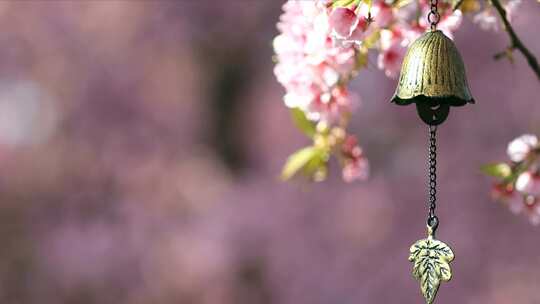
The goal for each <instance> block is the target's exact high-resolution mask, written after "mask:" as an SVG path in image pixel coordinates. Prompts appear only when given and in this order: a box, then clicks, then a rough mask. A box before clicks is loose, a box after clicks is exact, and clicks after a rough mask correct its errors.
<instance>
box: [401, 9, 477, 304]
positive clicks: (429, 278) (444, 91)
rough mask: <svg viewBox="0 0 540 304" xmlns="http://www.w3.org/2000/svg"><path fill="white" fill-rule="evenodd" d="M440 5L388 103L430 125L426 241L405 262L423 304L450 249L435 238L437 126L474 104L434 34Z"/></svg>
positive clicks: (446, 269)
mask: <svg viewBox="0 0 540 304" xmlns="http://www.w3.org/2000/svg"><path fill="white" fill-rule="evenodd" d="M437 2H438V0H431V2H430V4H431V9H430V12H429V14H428V16H427V20H428V22H429V23H430V25H431V27H430V30H428V32H426V33H424V34H423V35H422V36H421V37H420V38H418V39H417V40H416V41H414V42H413V43H412V44H411V46H410V47H409V50H408V51H407V54H406V55H405V58H404V60H403V65H402V67H401V73H400V76H399V83H398V86H397V88H396V92H395V94H394V97H392V102H394V103H396V104H398V105H408V104H411V103H415V104H416V110H417V112H418V115H419V116H420V118H421V119H422V121H424V122H425V123H426V124H427V125H428V131H429V132H428V134H429V143H428V145H429V149H428V151H429V153H428V177H429V182H428V210H429V211H428V216H427V238H425V239H422V240H419V241H417V242H416V243H414V244H413V245H412V246H411V248H410V255H409V261H411V262H412V263H413V264H414V265H413V271H412V273H413V276H414V277H415V278H416V279H417V280H419V281H420V289H421V291H422V294H423V295H424V298H425V299H426V303H428V304H431V303H433V300H434V299H435V295H436V294H437V290H438V289H439V285H440V282H441V281H449V280H450V279H451V277H452V272H451V269H450V265H449V263H450V262H451V261H452V260H453V259H454V253H453V251H452V249H451V248H450V247H449V246H448V245H446V244H445V243H443V242H441V241H439V240H437V239H436V238H435V232H436V231H437V227H438V226H439V218H438V217H437V215H436V214H435V208H436V207H437V204H436V201H437V141H436V137H437V126H438V125H440V124H441V123H443V122H444V121H445V120H446V118H447V117H448V113H449V112H450V106H463V105H465V104H467V103H474V99H473V98H472V97H471V94H470V91H469V87H468V84H467V79H466V77H465V67H464V65H463V60H462V59H461V55H460V54H459V52H458V50H457V48H456V46H455V45H454V43H453V42H452V40H451V39H450V38H448V37H446V36H445V35H444V34H443V33H442V32H441V31H439V30H437V23H438V22H439V20H440V18H441V17H440V15H439V13H438V11H437V4H438V3H437Z"/></svg>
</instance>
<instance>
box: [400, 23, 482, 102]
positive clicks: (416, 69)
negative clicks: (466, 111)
mask: <svg viewBox="0 0 540 304" xmlns="http://www.w3.org/2000/svg"><path fill="white" fill-rule="evenodd" d="M421 95H423V96H426V97H435V98H441V100H440V102H441V103H445V102H447V103H448V104H449V105H452V106H461V105H464V104H465V103H467V102H471V103H473V102H474V100H473V98H472V96H471V93H470V91H469V87H468V84H467V78H466V76H465V67H464V65H463V60H462V58H461V55H460V54H459V52H458V50H457V48H456V46H455V45H454V42H453V41H452V40H451V39H450V38H448V37H446V36H445V35H444V34H443V33H442V32H441V31H438V30H436V31H429V32H426V33H425V34H424V35H422V36H421V37H420V38H418V39H417V40H416V41H414V42H413V43H412V44H411V46H410V47H409V50H408V51H407V54H406V55H405V58H404V59H403V64H402V66H401V73H400V76H399V84H398V86H397V89H396V92H395V94H394V97H393V98H392V101H394V102H396V103H397V104H410V103H412V102H415V100H414V99H413V98H415V97H417V96H421ZM443 98H448V99H443Z"/></svg>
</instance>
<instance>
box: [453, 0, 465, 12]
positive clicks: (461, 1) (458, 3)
mask: <svg viewBox="0 0 540 304" xmlns="http://www.w3.org/2000/svg"><path fill="white" fill-rule="evenodd" d="M463 1H465V0H459V1H458V2H457V3H456V5H454V8H453V9H452V10H453V11H456V10H458V9H459V7H460V6H461V4H463Z"/></svg>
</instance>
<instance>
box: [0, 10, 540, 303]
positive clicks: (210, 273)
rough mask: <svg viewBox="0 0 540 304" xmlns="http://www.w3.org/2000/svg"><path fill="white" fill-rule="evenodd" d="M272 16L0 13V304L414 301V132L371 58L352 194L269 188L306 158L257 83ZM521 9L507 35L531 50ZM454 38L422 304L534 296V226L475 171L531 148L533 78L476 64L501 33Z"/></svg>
mask: <svg viewBox="0 0 540 304" xmlns="http://www.w3.org/2000/svg"><path fill="white" fill-rule="evenodd" d="M281 4H282V1H247V0H232V1H189V0H178V1H113V0H110V1H12V2H7V1H4V2H0V166H1V170H0V204H1V205H0V303H6V304H7V303H9V304H17V303H29V304H30V303H39V304H47V303H80V304H86V303H88V304H90V303H117V304H124V303H125V304H143V303H144V304H147V303H160V304H161V303H164V304H165V303H182V304H189V303H196V304H228V303H230V304H255V303H257V304H259V303H260V304H267V303H268V304H270V303H279V304H327V303H332V304H348V303H351V304H352V303H398V302H399V303H402V302H405V303H422V302H423V299H422V297H421V295H420V293H419V288H418V283H417V282H416V281H415V280H414V279H413V278H412V276H411V265H410V263H409V262H408V261H407V256H408V249H409V246H410V244H412V243H413V242H414V241H416V240H417V239H419V238H422V237H423V236H424V234H425V215H426V205H425V197H426V193H425V192H426V190H425V185H426V141H427V131H426V127H425V126H424V125H423V124H422V123H421V122H420V120H419V119H418V118H417V116H416V113H415V109H414V107H412V106H411V107H396V106H394V105H391V104H390V103H389V102H388V100H389V98H390V96H391V95H392V93H393V90H394V87H395V80H392V79H388V78H386V77H385V76H384V74H383V73H382V72H381V71H379V70H378V69H377V68H376V67H375V64H374V62H375V60H374V58H371V64H370V67H369V68H368V70H365V71H362V72H361V73H360V75H359V77H358V78H357V79H356V80H355V81H353V86H354V91H355V92H357V93H358V94H359V95H361V97H362V100H363V102H362V106H361V107H360V109H359V110H358V111H357V112H356V113H355V116H354V118H353V123H352V126H351V131H352V132H353V133H356V134H358V136H359V138H360V142H361V144H362V146H363V147H364V149H365V152H366V153H367V156H368V157H369V160H370V162H371V167H372V176H371V178H370V180H369V181H368V182H365V183H353V184H344V183H343V182H342V181H341V178H340V176H339V172H338V170H334V171H332V173H331V176H330V178H329V180H328V181H326V182H324V183H321V184H308V183H302V182H292V183H282V182H280V181H279V180H278V178H277V177H278V175H279V172H280V169H281V165H282V164H283V162H284V160H285V159H286V157H287V155H288V154H290V153H292V152H293V151H294V150H296V149H297V148H300V147H302V146H304V145H306V144H308V140H307V139H305V138H304V137H303V136H302V135H301V134H300V133H299V132H298V131H297V130H295V128H294V126H293V124H292V122H291V121H290V117H289V113H288V110H287V109H286V108H285V106H284V105H283V103H282V100H281V98H282V94H283V93H284V90H283V89H282V88H281V87H280V85H279V84H278V83H277V82H276V81H275V79H274V75H273V72H272V68H273V63H272V60H271V59H272V49H271V40H272V38H273V36H275V35H276V34H277V30H276V28H275V23H276V21H277V19H278V16H279V14H280V12H281V9H280V7H281ZM539 15H540V5H539V4H538V3H536V1H532V0H524V4H523V6H522V8H521V13H520V14H518V16H517V17H516V18H515V20H514V24H515V28H516V31H517V32H518V33H519V35H520V36H521V37H522V39H523V40H524V42H525V43H526V45H527V46H528V47H529V48H530V49H531V50H532V51H533V52H534V53H535V54H536V55H537V56H540V39H539V36H538V31H537V28H538V27H540V19H539V18H538V16H539ZM455 41H456V44H457V46H458V47H459V48H460V50H461V52H462V55H463V57H464V60H465V63H466V65H467V70H468V78H469V82H470V86H471V89H472V92H473V94H474V97H475V99H476V100H477V104H476V105H470V106H466V107H464V108H458V109H453V110H452V112H451V113H450V117H449V119H448V121H447V122H446V123H445V124H444V125H443V126H442V127H441V128H440V132H439V144H440V146H439V151H440V152H439V157H440V160H439V175H438V176H439V184H440V189H439V194H440V195H439V208H438V213H439V217H440V219H441V226H440V228H439V231H438V236H439V237H440V238H441V239H442V240H444V241H446V242H448V243H449V244H451V245H452V246H453V249H454V251H455V253H456V260H455V261H454V262H453V271H454V279H453V280H452V281H451V282H449V283H446V284H444V285H443V287H441V289H440V292H439V298H438V302H437V303H441V304H442V303H462V304H467V303H471V304H472V303H492V304H498V303H505V304H506V303H521V304H526V303H540V294H539V293H538V286H540V242H539V241H538V240H539V237H538V233H539V230H538V229H540V228H538V227H534V226H532V225H530V224H529V223H528V221H527V220H526V219H525V218H521V217H516V216H513V215H512V214H511V213H510V212H509V211H508V210H507V209H506V208H505V207H503V206H501V205H499V204H497V203H494V202H493V201H492V200H491V199H490V197H489V191H490V187H491V181H490V180H489V179H488V178H486V177H484V176H482V175H481V174H480V172H479V167H480V165H481V164H483V163H485V162H489V161H494V160H499V159H500V160H502V159H505V148H506V144H507V143H508V142H509V141H510V140H511V139H512V138H514V137H516V136H518V135H520V134H522V133H525V132H534V133H536V134H539V133H540V118H539V117H540V99H539V98H540V97H539V96H540V85H539V83H538V79H536V78H535V76H534V74H533V73H532V72H531V71H530V68H529V67H528V66H527V65H526V62H525V61H524V60H523V58H522V56H521V55H520V54H519V53H516V54H515V58H516V62H515V64H513V65H512V64H511V63H509V62H507V61H504V60H502V61H497V62H496V61H494V60H493V59H492V55H493V54H495V53H497V52H499V51H501V50H503V49H504V48H505V47H506V46H507V44H508V37H507V35H506V33H504V32H500V33H492V32H485V31H482V30H480V29H479V28H478V27H476V26H475V25H474V24H472V22H471V21H470V20H469V19H467V20H465V21H464V25H463V26H462V28H461V29H460V30H458V31H457V32H456V39H455ZM334 169H336V167H335V166H334Z"/></svg>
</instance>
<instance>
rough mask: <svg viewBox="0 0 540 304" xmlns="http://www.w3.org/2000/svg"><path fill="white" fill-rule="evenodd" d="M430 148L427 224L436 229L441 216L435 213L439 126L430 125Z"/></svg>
mask: <svg viewBox="0 0 540 304" xmlns="http://www.w3.org/2000/svg"><path fill="white" fill-rule="evenodd" d="M428 131H429V148H428V206H429V213H428V219H427V224H428V226H429V227H430V228H431V229H433V231H435V230H436V229H437V226H438V225H439V218H437V215H435V208H437V126H429V127H428Z"/></svg>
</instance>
